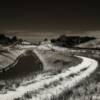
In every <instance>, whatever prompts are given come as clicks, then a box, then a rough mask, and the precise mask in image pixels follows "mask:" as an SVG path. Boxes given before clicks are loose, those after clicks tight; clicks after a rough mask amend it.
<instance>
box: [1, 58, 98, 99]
mask: <svg viewBox="0 0 100 100" xmlns="http://www.w3.org/2000/svg"><path fill="white" fill-rule="evenodd" d="M79 58H81V59H82V60H83V61H82V62H81V63H80V64H79V65H77V66H72V67H71V68H69V69H68V70H66V71H65V72H62V73H60V74H58V75H56V76H53V77H50V78H49V79H44V80H40V81H39V82H36V83H34V84H30V85H28V86H20V87H19V88H17V89H16V91H8V93H7V94H0V100H13V99H14V98H21V97H22V96H24V94H25V93H27V91H32V92H34V91H36V90H37V91H38V93H37V94H36V95H37V96H34V95H32V96H33V97H32V99H34V100H44V99H46V98H47V97H48V98H47V99H46V100H49V99H50V98H52V96H56V97H57V96H59V94H61V93H62V92H63V91H64V90H65V89H66V91H67V89H71V88H72V87H74V86H75V85H77V84H78V83H79V82H80V81H81V80H82V79H84V78H86V77H87V76H89V75H90V74H91V73H92V72H94V71H95V69H96V68H97V67H98V62H97V61H96V60H93V59H90V58H86V57H81V56H79ZM84 68H86V70H83V71H82V69H84ZM75 73H79V74H78V75H75V76H74V77H73V78H72V77H71V78H70V75H71V74H75ZM60 78H62V79H63V80H62V81H61V82H60V83H59V84H57V85H56V86H50V84H53V83H54V82H55V81H59V79H60ZM45 85H46V86H49V87H48V88H44V89H42V90H41V88H43V87H45ZM30 93H31V92H30Z"/></svg>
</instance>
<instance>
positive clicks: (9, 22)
mask: <svg viewBox="0 0 100 100" xmlns="http://www.w3.org/2000/svg"><path fill="white" fill-rule="evenodd" d="M99 5H100V3H99V2H96V1H94V2H92V1H91V2H88V1H86V2H85V1H84V2H82V1H71V0H70V1H67V0H66V2H59V1H58V2H57V1H56V2H50V1H47V2H43V1H41V2H39V1H37V2H35V1H34V0H33V2H32V1H31V2H30V1H29V0H27V1H21V0H20V1H19V0H13V1H3V2H2V1H0V31H33V32H49V31H66V30H75V31H84V30H89V31H91V30H100V6H99ZM23 34H24V33H23Z"/></svg>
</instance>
